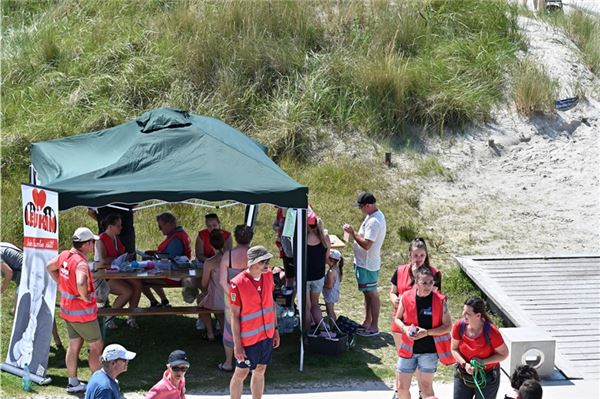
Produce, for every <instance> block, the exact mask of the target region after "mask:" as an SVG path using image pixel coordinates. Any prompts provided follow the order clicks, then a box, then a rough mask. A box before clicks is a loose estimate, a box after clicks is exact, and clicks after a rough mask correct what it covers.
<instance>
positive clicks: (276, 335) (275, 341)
mask: <svg viewBox="0 0 600 399" xmlns="http://www.w3.org/2000/svg"><path fill="white" fill-rule="evenodd" d="M273 314H274V315H275V319H274V320H275V321H274V323H275V333H274V334H273V348H279V344H280V343H281V338H280V337H279V326H278V325H277V304H276V303H275V302H273Z"/></svg>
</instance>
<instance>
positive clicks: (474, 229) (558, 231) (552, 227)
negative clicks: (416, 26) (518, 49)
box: [421, 18, 600, 255]
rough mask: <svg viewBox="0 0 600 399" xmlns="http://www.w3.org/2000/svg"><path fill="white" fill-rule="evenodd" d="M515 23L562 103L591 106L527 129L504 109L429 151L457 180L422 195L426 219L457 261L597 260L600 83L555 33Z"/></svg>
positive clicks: (534, 123)
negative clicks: (583, 256) (520, 257)
mask: <svg viewBox="0 0 600 399" xmlns="http://www.w3.org/2000/svg"><path fill="white" fill-rule="evenodd" d="M519 23H520V26H521V28H522V29H523V31H524V32H525V33H526V35H527V37H528V38H529V41H530V46H529V54H528V55H530V56H532V57H533V58H534V59H535V60H537V62H538V63H540V64H542V65H545V66H546V67H547V68H550V70H551V71H552V74H553V76H555V77H556V78H557V79H558V81H559V84H560V95H561V97H568V96H571V95H573V93H575V90H576V89H577V88H578V87H579V88H580V90H583V91H584V92H585V94H586V97H587V100H585V101H582V102H581V103H580V104H579V105H578V106H577V107H576V108H574V109H572V110H570V111H566V112H558V113H557V115H555V116H552V117H543V118H542V117H537V118H534V119H532V120H528V119H526V118H523V117H520V116H518V115H517V113H516V112H515V110H514V109H510V108H506V109H503V110H501V111H498V113H497V115H496V118H495V119H496V120H495V123H493V124H490V125H486V126H482V127H479V128H477V129H473V130H472V131H471V132H469V133H468V134H466V135H465V136H464V137H463V138H460V139H456V140H455V141H454V142H452V143H448V142H447V141H446V142H442V141H437V140H436V141H433V142H431V143H430V145H429V148H430V150H431V151H432V152H434V153H436V154H437V156H438V158H439V160H440V162H441V163H442V164H443V165H444V166H446V167H448V168H449V169H450V171H451V172H452V173H453V174H454V177H455V179H454V181H453V182H446V181H441V180H440V181H438V182H434V183H433V184H430V185H428V187H427V188H426V190H425V193H424V195H423V198H422V202H421V203H422V210H423V214H424V217H425V219H426V220H427V221H428V223H430V228H432V229H433V230H434V231H436V232H437V233H441V234H442V235H443V236H444V237H445V238H446V239H447V240H449V241H450V242H449V243H448V244H449V248H451V249H452V250H453V251H458V252H459V253H463V254H486V255H511V254H544V255H548V254H559V253H589V252H598V251H599V250H600V189H599V187H600V185H599V179H598V174H599V171H600V162H599V159H600V146H599V141H598V135H599V132H600V102H599V101H600V99H598V98H594V93H593V88H594V87H596V88H597V87H598V84H599V81H598V78H597V77H595V76H594V75H593V74H592V73H591V72H590V71H589V70H588V69H587V68H586V67H585V66H584V65H583V64H582V63H581V61H580V60H579V56H578V54H577V50H576V49H575V46H574V45H573V44H572V43H571V42H570V40H569V39H568V38H566V37H565V36H564V35H563V34H562V33H561V32H558V31H556V30H555V29H553V28H551V27H549V26H548V25H546V24H545V23H543V22H540V21H538V20H533V19H529V18H520V20H519ZM596 93H598V91H596ZM596 96H597V94H596ZM491 140H493V142H492V141H491Z"/></svg>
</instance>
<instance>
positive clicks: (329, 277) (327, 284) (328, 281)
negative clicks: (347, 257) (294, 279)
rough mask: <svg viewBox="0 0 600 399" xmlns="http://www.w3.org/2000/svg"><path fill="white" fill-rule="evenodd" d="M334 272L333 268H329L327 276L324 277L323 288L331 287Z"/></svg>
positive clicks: (333, 281)
mask: <svg viewBox="0 0 600 399" xmlns="http://www.w3.org/2000/svg"><path fill="white" fill-rule="evenodd" d="M335 274H336V271H335V270H333V269H329V270H328V271H327V278H326V279H325V288H327V289H331V288H333V284H334V283H335Z"/></svg>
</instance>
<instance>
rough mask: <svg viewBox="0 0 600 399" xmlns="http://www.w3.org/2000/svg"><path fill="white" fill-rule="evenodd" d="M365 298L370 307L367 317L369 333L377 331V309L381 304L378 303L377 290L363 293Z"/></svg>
mask: <svg viewBox="0 0 600 399" xmlns="http://www.w3.org/2000/svg"><path fill="white" fill-rule="evenodd" d="M365 298H368V299H369V300H368V303H369V306H370V312H369V316H370V317H371V326H370V327H369V330H370V331H379V308H380V307H381V303H380V301H379V293H378V292H377V290H373V291H369V292H365Z"/></svg>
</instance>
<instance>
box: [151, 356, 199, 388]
mask: <svg viewBox="0 0 600 399" xmlns="http://www.w3.org/2000/svg"><path fill="white" fill-rule="evenodd" d="M189 368H190V363H189V362H188V359H187V355H186V354H185V352H184V351H182V350H175V351H173V352H171V354H170V355H169V359H168V363H167V369H166V370H165V372H164V374H163V378H162V379H161V380H160V381H158V382H157V383H156V384H155V385H154V386H153V387H152V388H150V390H149V391H148V393H147V394H146V399H185V373H186V371H187V370H188V369H189Z"/></svg>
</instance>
